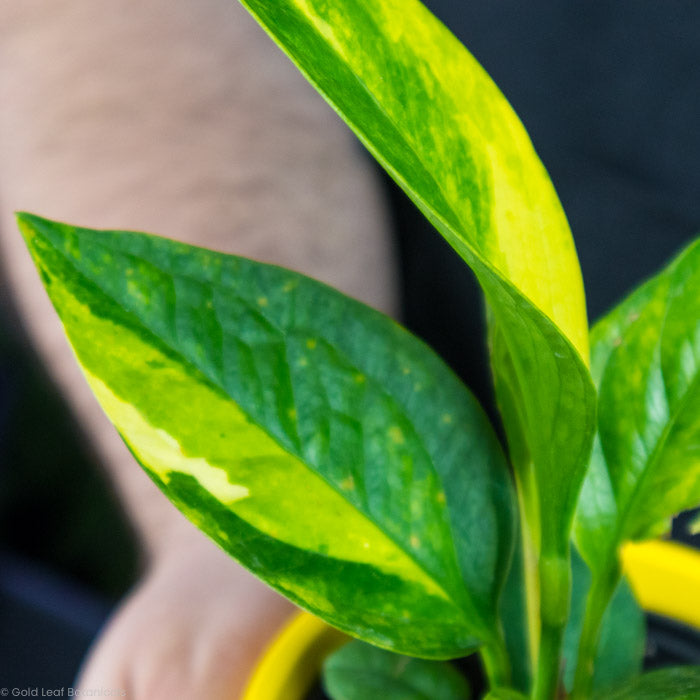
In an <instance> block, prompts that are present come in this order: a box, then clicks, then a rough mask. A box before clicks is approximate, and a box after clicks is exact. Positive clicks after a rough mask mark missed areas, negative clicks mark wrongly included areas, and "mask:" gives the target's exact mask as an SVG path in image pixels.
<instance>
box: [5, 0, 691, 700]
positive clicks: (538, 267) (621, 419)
mask: <svg viewBox="0 0 700 700" xmlns="http://www.w3.org/2000/svg"><path fill="white" fill-rule="evenodd" d="M244 5H246V7H248V9H249V10H250V11H251V12H252V13H253V14H254V15H255V16H256V18H257V19H258V20H259V21H260V22H261V24H262V25H263V26H264V27H265V28H266V29H267V31H268V32H269V33H270V34H271V35H272V36H273V38H274V39H275V40H276V41H277V42H278V44H279V45H280V46H281V47H282V48H283V50H284V51H285V52H287V53H288V55H289V56H290V57H291V58H292V59H293V60H294V61H295V63H296V64H297V65H298V66H299V67H300V69H301V70H302V71H303V72H304V73H305V75H306V76H307V77H308V78H309V79H310V80H311V82H312V83H313V84H314V85H315V86H316V87H317V88H318V89H319V90H320V91H321V92H322V93H323V94H324V96H325V97H326V98H327V99H328V100H329V101H330V102H331V104H332V105H333V106H334V108H335V109H336V110H337V111H338V112H339V113H340V114H341V116H342V117H343V118H344V119H345V120H346V121H347V122H348V124H349V125H350V126H351V127H352V128H353V130H354V131H355V132H356V134H357V135H358V136H359V138H360V140H361V141H362V142H363V143H364V144H365V145H366V146H367V148H368V149H369V150H370V151H371V152H372V153H373V154H374V155H375V157H376V158H377V159H378V160H379V161H380V163H381V164H382V165H383V166H384V167H385V168H386V169H387V171H388V172H389V173H390V174H391V176H392V177H393V178H394V179H395V180H396V181H397V182H398V183H399V185H401V187H402V188H403V189H404V190H405V191H406V192H407V193H408V194H409V196H410V197H411V198H412V199H413V201H414V202H415V203H416V204H417V205H418V207H419V208H420V209H421V210H422V211H423V213H424V214H425V215H426V216H427V217H428V219H429V220H430V221H431V222H432V223H433V224H434V225H435V227H436V228H437V230H438V231H439V232H440V233H441V234H442V235H443V236H444V237H445V239H446V240H447V241H448V242H449V243H450V244H451V245H452V246H453V248H454V249H455V250H456V252H457V253H458V254H459V255H460V256H461V257H462V258H463V260H464V261H465V262H466V263H467V264H468V265H469V266H470V267H471V268H472V270H473V271H474V273H475V275H476V277H477V279H478V280H479V283H480V284H481V286H482V288H483V291H484V296H485V299H486V304H487V309H488V318H489V347H490V352H491V363H492V371H493V378H494V383H495V388H496V395H497V400H498V404H499V408H500V411H501V416H502V420H503V426H504V429H505V434H506V437H507V456H506V453H505V451H504V449H503V447H502V446H501V444H500V442H499V440H498V439H497V437H496V433H495V431H494V429H493V428H492V427H491V425H490V424H489V421H488V419H487V418H486V416H485V414H484V413H483V411H482V410H481V408H480V407H479V405H478V403H477V402H476V400H475V399H474V398H473V396H472V395H471V394H470V393H469V391H468V390H467V389H466V388H465V387H464V386H462V385H461V383H460V382H459V381H458V380H457V379H456V378H455V377H454V375H453V374H452V373H451V372H450V370H449V369H447V367H446V366H445V365H444V364H443V363H442V362H441V361H440V360H439V358H437V357H436V356H435V355H434V353H432V351H430V350H429V349H428V348H427V347H426V346H425V345H423V344H422V343H421V342H420V341H418V340H417V339H415V338H413V337H412V336H410V334H408V333H407V332H406V331H404V330H403V329H401V328H400V327H399V326H398V325H397V324H395V323H394V322H393V321H391V320H390V319H388V318H386V317H384V316H382V315H381V314H379V313H377V312H375V311H372V310H371V309H369V308H367V307H364V306H363V305H361V304H359V303H357V302H355V301H353V300H351V299H348V298H346V297H343V296H342V295H341V294H339V293H338V292H335V291H334V290H332V289H330V288H328V287H326V286H325V285H322V284H320V283H318V282H315V281H313V280H310V279H308V278H305V277H303V276H301V275H299V274H297V273H294V272H291V271H289V270H284V269H281V268H277V267H274V266H270V265H264V264H262V263H257V262H254V261H250V260H245V259H242V258H238V257H235V256H224V255H221V254H217V253H214V252H212V251H207V250H203V249H198V248H194V247H191V246H186V245H183V244H179V243H174V242H172V241H168V240H165V239H159V238H155V237H152V236H148V235H146V234H135V233H125V232H94V231H90V230H88V229H83V228H76V227H73V226H68V225H65V224H58V223H55V222H50V221H47V220H45V219H41V218H39V217H36V216H33V215H30V214H20V215H19V217H18V219H19V224H20V228H21V230H22V232H23V234H24V236H25V239H26V241H27V244H28V246H29V249H30V251H31V253H32V255H33V257H34V260H35V263H36V264H37V267H38V268H39V271H40V273H41V276H42V279H43V281H44V284H45V286H46V288H47V290H48V292H49V295H50V297H51V299H52V301H53V303H54V306H55V307H56V309H57V311H58V313H59V315H60V316H61V319H62V321H63V324H64V327H65V329H66V332H67V334H68V337H69V339H70V341H71V344H72V345H73V348H74V350H75V353H76V356H77V358H78V361H79V363H80V364H81V367H82V368H83V370H84V373H85V375H86V378H87V380H88V382H89V383H90V385H91V387H92V389H93V391H94V392H95V394H96V395H97V397H98V399H99V400H100V402H101V404H102V406H103V407H104V409H105V411H106V413H107V414H108V415H109V417H110V418H111V419H112V421H113V422H114V424H115V425H116V427H117V429H118V430H119V431H120V433H121V434H122V436H123V437H124V440H125V441H126V443H127V444H128V445H129V447H130V449H131V450H132V451H133V453H134V455H135V456H136V458H137V459H138V460H139V462H140V463H141V464H142V466H143V467H144V468H145V469H146V471H147V472H148V473H149V475H150V476H151V477H152V478H153V480H154V481H155V482H156V483H157V484H158V485H159V486H160V487H161V488H162V489H163V491H164V492H165V493H166V494H167V495H168V497H169V498H170V499H171V500H172V501H173V503H175V505H177V506H178V508H180V510H182V511H183V513H184V514H185V515H186V516H187V517H189V518H190V519H191V520H192V521H193V522H194V523H195V524H197V525H198V526H199V527H200V528H201V529H202V530H204V531H205V532H206V533H207V534H208V535H209V536H210V537H212V538H213V539H214V540H215V541H217V542H218V543H219V544H220V545H221V546H222V547H223V548H224V549H226V550H227V551H228V552H229V553H230V554H232V555H233V556H234V557H236V558H237V559H238V560H239V561H240V562H242V563H243V564H244V565H245V566H246V567H248V568H249V569H250V570H251V571H253V572H254V573H256V574H257V575H258V576H260V577H261V578H262V579H263V580H265V581H266V582H267V583H269V584H270V585H272V586H273V587H275V588H276V589H277V590H279V591H281V592H282V593H284V594H285V595H287V596H288V597H289V598H290V599H292V600H293V601H295V602H297V603H298V604H299V605H301V606H302V607H304V608H306V609H307V610H310V611H312V612H314V613H315V614H317V615H318V616H320V617H321V618H323V619H325V620H327V621H328V622H329V623H331V624H332V625H333V626H335V627H337V628H339V629H341V630H343V631H345V632H347V633H349V634H351V635H353V636H355V637H358V638H360V639H362V640H365V641H367V642H369V643H371V644H373V645H375V646H376V647H381V648H383V649H388V650H391V651H393V652H399V653H404V654H409V655H411V656H414V657H422V658H423V659H435V660H440V659H449V658H454V657H458V656H464V655H465V654H468V653H471V652H477V653H478V654H479V655H480V657H481V659H482V661H483V664H484V667H485V671H486V675H487V678H488V681H489V685H490V689H491V690H490V693H491V697H493V698H497V697H502V698H511V697H523V696H525V695H529V696H530V697H532V698H536V699H544V698H554V697H557V695H558V693H560V692H561V690H562V688H565V689H567V690H570V691H571V697H573V698H585V697H590V696H591V695H592V693H594V692H600V693H601V695H600V696H601V697H611V698H612V697H616V698H617V697H636V696H638V693H639V689H640V687H642V686H640V684H642V685H644V684H646V685H647V686H648V687H649V688H656V687H657V686H658V685H659V684H660V683H661V684H664V687H665V689H664V690H663V691H660V693H661V694H659V693H657V694H654V692H656V691H654V690H649V691H648V693H651V694H648V695H647V696H648V697H669V698H673V697H688V696H689V695H688V694H689V693H696V692H697V693H700V670H699V669H696V668H692V669H684V670H683V671H678V670H671V671H665V672H661V675H658V673H659V672H656V675H651V676H638V675H636V673H637V671H638V664H639V653H640V652H639V650H640V639H641V635H642V632H641V629H642V625H641V622H640V613H639V610H638V608H637V607H636V606H635V605H634V603H633V602H632V599H631V597H630V595H629V592H628V591H627V589H626V588H625V587H624V584H621V578H622V571H621V566H620V562H619V552H620V548H621V547H622V546H623V544H624V543H625V542H628V541H633V540H643V539H647V538H649V537H652V536H655V535H658V534H661V533H663V532H664V531H665V530H666V529H667V527H668V522H669V518H670V517H671V516H672V515H673V514H674V513H676V512H678V511H679V510H682V509H684V508H687V507H690V506H694V505H696V504H697V503H698V502H700V479H699V478H698V475H699V471H698V470H699V469H700V463H699V462H698V459H697V442H698V440H697V437H698V425H699V424H700V412H699V411H698V404H699V402H700V391H699V390H698V381H697V376H698V374H697V361H696V359H695V358H696V357H697V355H698V343H699V342H700V341H699V340H698V336H697V332H696V328H697V325H698V321H699V320H700V308H698V304H699V303H700V302H699V299H700V295H699V294H698V291H699V290H700V262H699V261H698V258H699V256H700V244H698V243H697V242H696V243H694V244H692V245H690V246H689V247H688V248H687V249H686V250H684V251H682V252H681V253H680V254H679V255H678V256H677V257H676V258H675V259H674V260H673V261H671V263H669V264H668V265H667V266H666V267H665V268H664V269H663V270H662V271H661V272H660V273H659V274H658V275H657V276H656V277H654V278H653V279H651V280H649V281H648V282H647V283H645V284H644V285H642V287H640V288H639V289H638V290H636V291H635V292H633V293H632V294H631V295H630V296H629V297H628V298H627V299H626V300H625V301H623V302H622V303H621V304H620V305H619V306H618V307H616V308H615V309H613V310H612V311H611V312H610V313H609V314H608V315H607V316H606V317H605V318H604V319H603V320H602V321H600V322H599V323H598V324H597V325H596V326H595V327H594V328H593V330H592V332H591V334H590V363H589V331H588V326H587V320H586V312H585V302H584V296H583V285H582V281H581V276H580V271H579V267H578V261H577V258H576V252H575V249H574V246H573V241H572V239H571V234H570V231H569V228H568V224H567V221H566V217H565V215H564V213H563V211H562V209H561V206H560V204H559V201H558V199H557V196H556V193H555V191H554V188H553V186H552V184H551V182H550V180H549V177H548V176H547V173H546V171H545V169H544V167H543V166H542V164H541V163H540V161H539V159H538V158H537V156H536V154H535V152H534V150H533V148H532V145H531V143H530V141H529V139H528V137H527V134H526V133H525V130H524V128H523V127H522V125H521V124H520V122H519V121H518V119H517V117H516V116H515V114H514V113H513V111H512V110H511V108H510V106H509V105H508V103H507V102H506V100H505V98H504V97H503V96H502V95H501V93H500V92H499V91H498V89H497V88H496V86H495V85H494V84H493V82H492V81H491V80H490V78H489V77H488V76H487V75H486V73H485V72H484V71H483V69H481V67H480V66H479V65H478V64H477V63H476V61H475V60H474V59H473V58H472V57H471V55H470V54H469V53H468V52H467V51H466V49H465V48H464V47H463V46H462V45H461V44H460V43H459V42H458V41H457V40H456V39H455V38H454V37H453V36H452V35H451V34H450V33H449V32H448V31H447V30H446V29H445V28H444V27H443V26H442V25H441V24H440V23H439V22H438V21H437V20H436V19H435V18H434V17H432V15H430V13H429V12H428V11H427V10H426V9H425V8H424V7H423V6H422V5H421V4H420V3H419V2H417V0H403V2H401V3H400V4H399V3H396V2H394V0H379V2H375V3H372V4H371V5H370V4H369V3H364V2H357V1H355V0H336V1H335V2H307V1H305V2H299V1H297V2H293V1H287V0H280V2H275V3H267V2H262V1H259V0H249V1H247V2H244ZM572 539H573V541H574V543H575V549H576V550H577V552H578V553H580V556H579V554H577V553H575V552H574V555H573V558H572V544H571V542H572ZM611 601H612V602H611ZM576 610H578V611H579V614H578V616H576V615H572V614H571V613H572V612H574V611H576ZM606 625H607V626H613V627H615V626H618V627H622V628H624V629H625V630H626V633H627V634H626V635H625V640H624V643H623V644H620V643H617V644H616V645H615V646H616V648H617V654H616V655H613V656H611V655H609V654H606V653H604V652H605V650H603V652H601V651H600V650H599V649H598V646H599V641H600V640H601V639H602V640H603V641H604V640H605V638H606V637H605V629H606ZM601 630H602V632H601ZM372 654H374V656H372ZM354 658H355V661H354V663H363V664H370V665H373V664H374V663H376V664H377V666H378V667H383V664H384V667H385V661H384V659H386V658H387V657H386V656H384V652H383V651H377V652H372V651H371V650H367V649H366V648H364V647H363V650H362V651H361V652H357V654H356V655H355V657H354ZM386 663H388V664H391V663H393V661H391V660H389V661H386ZM411 668H415V666H412V667H411ZM418 668H419V670H418V671H417V676H415V677H414V676H411V678H412V679H413V680H410V679H409V680H408V681H407V682H409V683H419V684H420V683H423V681H422V680H420V678H426V677H427V678H430V679H437V680H435V681H434V682H435V683H437V684H441V685H444V686H445V687H447V690H446V691H445V692H446V693H448V692H452V693H453V695H452V696H446V697H456V696H459V694H460V693H463V692H464V690H463V688H461V689H460V688H458V687H457V685H455V686H454V688H452V690H450V688H451V687H452V681H451V680H450V678H451V674H450V672H449V671H446V670H444V667H436V666H433V665H430V664H420V665H419V667H418ZM436 669H438V670H437V672H436ZM440 669H442V670H440ZM415 678H419V680H415ZM440 679H443V680H440ZM445 679H446V680H445ZM426 682H427V681H426ZM430 682H433V681H432V680H431V681H430ZM615 682H618V683H621V684H623V685H622V686H620V687H617V688H614V689H612V690H605V687H608V686H611V687H612V686H614V685H615ZM624 684H627V685H626V688H627V689H625V685H624ZM417 687H418V686H416V688H417ZM599 687H600V688H603V689H602V690H600V691H598V689H597V688H599ZM441 692H442V691H441ZM455 694H457V695H455Z"/></svg>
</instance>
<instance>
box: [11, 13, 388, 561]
mask: <svg viewBox="0 0 700 700" xmlns="http://www.w3.org/2000/svg"><path fill="white" fill-rule="evenodd" d="M4 13H5V14H6V15H7V16H5V17H3V14H4ZM10 15H11V16H10ZM0 153H2V158H1V160H0V203H1V204H0V206H1V207H2V219H1V228H2V237H3V249H2V259H3V262H4V263H5V265H4V267H5V273H4V274H7V275H8V277H9V279H10V282H11V287H12V289H13V291H14V292H15V297H16V301H17V303H18V305H19V306H20V308H21V311H22V315H23V318H24V319H25V320H26V325H27V329H28V331H29V332H30V334H31V336H32V338H33V339H34V341H35V342H36V344H37V346H38V347H39V350H40V352H41V353H42V355H43V357H44V359H45V360H46V362H47V364H48V365H49V368H50V370H51V372H52V374H53V375H54V377H55V378H56V379H57V381H58V382H59V384H60V386H61V387H62V389H63V391H64V393H65V394H66V396H67V397H68V398H69V400H70V401H71V403H72V404H73V406H74V408H75V409H76V411H77V413H78V415H79V418H80V420H81V422H82V423H83V425H85V426H86V428H87V433H88V435H90V436H91V437H92V438H93V440H94V442H95V445H96V447H97V449H98V452H99V454H100V456H101V458H102V461H103V462H104V463H105V465H106V466H107V468H108V469H109V471H110V473H111V474H112V476H113V478H114V481H115V484H116V486H117V488H118V490H119V491H120V493H121V494H122V496H123V499H124V501H125V504H126V506H127V509H128V510H129V512H130V514H131V516H132V518H133V521H134V522H135V523H136V526H137V529H138V530H139V531H140V532H141V533H142V535H143V538H144V540H145V542H146V544H147V547H148V549H149V551H151V552H152V553H160V552H162V551H165V550H166V549H167V548H168V543H169V542H173V541H176V542H180V541H182V539H186V538H188V537H190V536H192V535H191V532H192V531H191V529H190V527H189V525H188V524H187V523H186V522H185V521H184V520H182V519H181V518H180V516H179V515H178V514H177V513H175V511H174V510H173V509H172V508H171V506H170V505H169V504H168V503H167V502H166V501H165V499H164V498H162V497H161V496H160V495H159V494H158V493H157V492H156V491H155V489H154V487H153V486H152V485H151V484H150V482H148V480H147V479H146V477H145V476H144V475H143V474H142V473H141V472H140V470H138V468H136V467H135V465H134V464H133V460H132V458H131V456H130V455H129V454H128V452H127V450H126V449H125V448H124V446H123V445H122V443H121V441H120V440H119V438H118V437H117V436H116V434H115V432H114V430H113V429H112V428H111V427H110V426H108V425H107V423H106V419H104V418H103V416H102V414H101V413H100V412H99V411H98V410H97V409H96V408H95V404H94V401H93V399H92V397H91V396H90V395H89V394H88V392H87V389H86V388H85V383H84V381H83V380H82V378H80V377H79V376H78V370H77V368H76V365H75V363H74V361H73V359H72V357H71V356H70V352H69V351H68V349H67V346H66V344H65V341H64V340H63V334H62V332H61V330H60V328H59V325H58V322H57V320H56V319H55V315H54V314H53V312H52V310H51V309H50V307H49V303H48V301H47V299H46V297H45V294H44V292H43V290H42V289H41V288H40V285H39V283H38V280H37V278H36V273H35V272H34V270H33V269H32V268H31V267H30V264H29V261H28V257H27V255H26V253H25V251H24V250H23V246H22V244H21V242H20V237H19V236H18V235H17V233H16V229H15V226H14V223H13V220H12V211H13V210H18V209H26V210H29V211H34V212H36V213H39V214H42V215H45V216H48V217H52V218H56V219H60V220H65V221H70V222H72V223H79V224H85V225H88V226H91V227H96V228H97V227H103V228H121V229H136V230H146V231H152V232H155V233H162V234H164V235H167V236H169V237H173V238H180V239H182V240H187V241H189V242H193V243H196V244H198V245H203V246H207V247H211V248H216V249H219V250H226V251H230V252H236V253H239V254H242V255H247V256H250V257H254V258H258V259H262V260H266V261H269V262H275V263H279V264H282V265H285V266H288V267H292V268H295V269H298V270H301V271H303V272H306V273H307V274H310V275H312V276H315V277H318V278H320V279H323V280H326V281H328V282H330V283H332V284H333V285H334V286H337V287H339V288H341V289H342V290H343V291H345V292H347V293H349V294H351V295H353V296H356V297H359V298H362V299H363V300H365V301H367V302H368V303H370V304H372V305H374V306H378V307H380V308H383V309H385V310H392V308H393V296H392V293H393V284H392V276H391V262H390V259H389V257H390V255H389V246H388V243H387V238H386V230H385V218H384V212H383V210H382V207H381V203H380V201H379V200H378V194H377V189H376V187H375V183H374V182H373V177H372V173H371V172H370V171H368V165H367V164H366V163H365V161H364V159H363V157H362V156H361V154H360V152H359V149H358V148H356V147H355V145H354V143H353V142H352V140H351V138H350V136H349V135H348V133H347V132H346V130H345V128H344V127H343V126H342V125H341V124H340V123H339V121H338V119H337V118H336V117H335V115H334V114H333V113H332V111H331V110H330V109H329V108H328V107H327V106H326V105H325V104H323V103H322V101H321V100H320V99H319V98H318V97H317V96H316V95H315V94H314V93H313V91H312V90H311V89H310V88H309V87H307V85H306V84H305V83H304V81H303V79H302V78H301V77H300V76H298V75H297V73H296V71H295V70H294V69H293V68H292V67H291V65H290V64H289V63H288V61H287V59H286V58H285V57H283V56H282V55H281V53H280V52H279V51H278V50H277V49H276V48H275V47H274V46H273V45H272V43H271V42H270V40H269V39H268V38H267V37H265V36H264V35H263V34H262V32H261V31H260V30H259V29H258V28H257V27H256V26H255V25H254V23H253V22H252V20H251V19H250V18H248V16H247V15H246V14H245V12H244V11H243V10H242V9H241V8H240V7H239V6H238V4H237V3H235V2H233V0H206V1H199V0H179V1H173V0H167V1H166V0H145V1H143V2H136V1H135V0H117V1H116V2H111V3H93V2H88V1H87V0H40V1H31V0H30V2H26V3H16V4H14V6H13V7H12V8H9V7H4V8H0Z"/></svg>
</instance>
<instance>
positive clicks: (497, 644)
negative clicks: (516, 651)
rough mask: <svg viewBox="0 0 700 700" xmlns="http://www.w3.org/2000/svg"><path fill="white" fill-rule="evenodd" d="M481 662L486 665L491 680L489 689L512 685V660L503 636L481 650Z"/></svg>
mask: <svg viewBox="0 0 700 700" xmlns="http://www.w3.org/2000/svg"><path fill="white" fill-rule="evenodd" d="M479 652H480V654H481V660H482V661H483V664H484V670H485V671H486V677H487V678H488V680H489V688H490V689H491V690H493V689H494V688H499V687H506V686H508V685H509V684H510V677H511V672H510V660H509V658H508V652H507V650H506V646H505V641H504V640H503V635H502V634H501V635H500V638H498V639H496V640H494V641H493V642H491V643H490V644H485V645H484V646H482V647H481V648H480V649H479Z"/></svg>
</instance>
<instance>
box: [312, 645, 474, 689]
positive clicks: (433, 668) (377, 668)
mask: <svg viewBox="0 0 700 700" xmlns="http://www.w3.org/2000/svg"><path fill="white" fill-rule="evenodd" d="M323 687H324V689H325V691H326V693H327V694H328V695H329V696H330V697H331V698H332V700H367V698H382V700H468V698H469V697H470V691H469V684H468V683H467V681H466V679H465V678H464V677H463V676H462V675H461V674H460V673H459V672H458V671H457V669H456V668H455V667H454V666H451V665H450V664H447V663H441V662H439V661H426V660H424V659H413V658H410V657H407V656H400V655H399V654H393V653H392V652H390V651H384V650H383V649H377V647H373V646H370V645H369V644H364V643H363V642H350V643H349V644H346V645H345V646H344V647H342V648H341V649H339V650H338V651H336V652H335V653H334V654H333V655H332V656H330V657H329V658H328V659H327V660H326V662H325V664H324V666H323Z"/></svg>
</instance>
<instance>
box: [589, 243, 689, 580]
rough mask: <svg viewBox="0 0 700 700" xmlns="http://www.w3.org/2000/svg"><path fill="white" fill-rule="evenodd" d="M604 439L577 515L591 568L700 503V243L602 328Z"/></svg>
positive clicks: (597, 356) (598, 366)
mask: <svg viewBox="0 0 700 700" xmlns="http://www.w3.org/2000/svg"><path fill="white" fill-rule="evenodd" d="M591 339H592V348H593V352H592V372H593V377H594V380H595V381H596V383H597V385H598V387H599V394H600V399H599V417H598V437H597V438H596V442H595V446H594V450H593V456H592V461H591V466H590V470H589V473H588V475H587V478H586V483H585V484H584V488H583V490H582V493H581V498H580V502H579V507H578V512H577V519H576V520H577V523H576V538H577V542H578V544H579V547H580V550H581V552H582V554H583V555H584V557H585V558H586V560H587V562H588V564H589V565H590V566H591V568H592V569H600V568H603V567H605V566H607V565H608V562H610V561H611V560H613V558H614V557H615V556H616V553H617V549H618V547H619V546H620V544H622V543H623V542H624V541H626V540H637V539H645V538H649V537H653V536H655V535H660V534H663V533H664V532H666V531H668V528H669V524H670V519H671V518H672V516H673V515H675V514H676V513H678V512H679V511H681V510H684V509H687V508H690V507H693V506H696V505H698V503H700V371H699V370H700V241H696V242H695V243H693V244H691V245H690V246H689V247H688V248H686V250H685V251H683V252H682V253H681V254H680V255H679V256H678V257H677V258H676V259H675V260H674V261H673V262H672V263H671V264H670V265H669V266H668V267H667V268H666V269H664V270H663V271H662V272H661V273H659V274H658V275H657V276H656V277H654V278H653V279H651V280H650V281H648V282H647V283H646V284H644V285H642V286H641V287H640V288H639V289H638V290H636V291H635V292H634V293H633V294H632V295H630V297H628V298H627V299H626V300H625V301H624V302H622V304H620V305H619V306H618V307H617V308H615V309H614V310H613V311H612V312H610V313H609V314H608V315H607V316H606V317H605V318H604V319H602V320H601V321H600V322H599V323H598V324H597V325H596V326H595V328H594V329H593V332H592V334H591Z"/></svg>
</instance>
